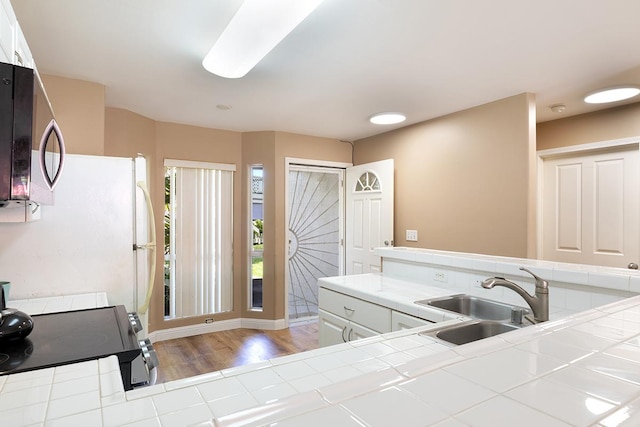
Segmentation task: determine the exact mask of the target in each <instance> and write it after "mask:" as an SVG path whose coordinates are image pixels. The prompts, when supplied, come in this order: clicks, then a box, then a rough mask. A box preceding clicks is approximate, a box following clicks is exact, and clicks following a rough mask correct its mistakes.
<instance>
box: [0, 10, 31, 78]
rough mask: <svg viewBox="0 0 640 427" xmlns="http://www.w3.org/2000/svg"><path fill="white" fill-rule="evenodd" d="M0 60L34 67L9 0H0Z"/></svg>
mask: <svg viewBox="0 0 640 427" xmlns="http://www.w3.org/2000/svg"><path fill="white" fill-rule="evenodd" d="M0 61H2V62H6V63H9V64H14V65H20V66H22V67H27V68H34V63H33V56H32V55H31V51H30V50H29V45H28V44H27V40H26V39H25V37H24V34H23V33H22V29H21V28H20V24H18V21H17V19H16V15H15V14H14V13H13V8H12V7H11V2H10V1H9V0H0Z"/></svg>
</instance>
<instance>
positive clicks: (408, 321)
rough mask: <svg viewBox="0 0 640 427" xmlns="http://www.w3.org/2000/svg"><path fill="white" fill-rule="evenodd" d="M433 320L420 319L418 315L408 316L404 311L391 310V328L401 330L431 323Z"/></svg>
mask: <svg viewBox="0 0 640 427" xmlns="http://www.w3.org/2000/svg"><path fill="white" fill-rule="evenodd" d="M433 323H434V322H431V321H429V320H425V319H420V318H419V317H415V316H410V315H408V314H406V313H402V312H400V311H395V310H393V311H392V312H391V330H392V331H402V330H404V329H412V328H416V327H418V326H425V325H432V324H433Z"/></svg>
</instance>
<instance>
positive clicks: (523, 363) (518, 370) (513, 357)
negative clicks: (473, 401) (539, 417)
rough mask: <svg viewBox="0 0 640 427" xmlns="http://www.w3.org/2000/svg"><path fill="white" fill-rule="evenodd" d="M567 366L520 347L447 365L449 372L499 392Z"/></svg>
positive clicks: (446, 368)
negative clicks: (519, 348)
mask: <svg viewBox="0 0 640 427" xmlns="http://www.w3.org/2000/svg"><path fill="white" fill-rule="evenodd" d="M563 365H565V363H564V362H562V361H560V360H557V359H552V358H550V357H546V356H542V355H539V354H535V353H530V352H527V351H522V350H518V349H516V348H507V349H505V350H502V351H499V352H496V353H490V354H487V355H484V356H480V357H474V358H472V359H468V360H465V361H463V362H459V363H457V364H455V365H453V366H448V367H445V368H444V369H445V370H446V371H447V372H450V373H452V374H455V375H458V376H459V377H462V378H466V379H468V380H470V381H473V382H475V383H476V384H482V385H483V386H485V387H488V388H490V389H491V390H494V391H497V392H504V391H506V390H508V389H510V388H513V387H516V386H518V385H520V384H523V383H525V382H527V381H531V380H532V379H534V378H537V377H540V376H542V375H544V374H546V373H549V372H551V371H553V370H555V369H558V368H560V367H561V366H563Z"/></svg>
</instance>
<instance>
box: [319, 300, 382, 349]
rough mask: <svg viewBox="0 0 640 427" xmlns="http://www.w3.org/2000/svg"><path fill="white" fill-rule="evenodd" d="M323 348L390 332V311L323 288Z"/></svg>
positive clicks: (321, 317) (321, 304) (320, 316)
mask: <svg viewBox="0 0 640 427" xmlns="http://www.w3.org/2000/svg"><path fill="white" fill-rule="evenodd" d="M319 300H320V306H319V310H318V319H319V320H318V321H319V329H320V337H319V341H320V346H321V347H325V346H328V345H333V344H340V343H343V342H347V341H353V340H356V339H360V338H365V337H370V336H373V335H377V334H381V333H385V332H391V309H389V308H386V307H382V306H379V305H377V304H373V303H370V302H368V301H363V300H361V299H359V298H354V297H352V296H349V295H345V294H341V293H339V292H334V291H331V290H328V289H325V288H320V293H319Z"/></svg>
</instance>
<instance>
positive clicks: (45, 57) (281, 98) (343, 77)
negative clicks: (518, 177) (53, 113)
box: [12, 0, 640, 140]
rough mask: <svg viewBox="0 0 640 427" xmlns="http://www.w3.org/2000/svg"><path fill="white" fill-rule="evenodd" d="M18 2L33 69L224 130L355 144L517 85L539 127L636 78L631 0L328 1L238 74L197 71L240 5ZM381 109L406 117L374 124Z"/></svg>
mask: <svg viewBox="0 0 640 427" xmlns="http://www.w3.org/2000/svg"><path fill="white" fill-rule="evenodd" d="M12 3H13V7H14V10H15V12H16V15H17V17H18V21H19V22H20V24H21V26H22V28H23V31H24V33H25V36H26V38H27V42H28V43H29V46H30V47H31V50H32V53H33V56H34V58H35V60H36V63H37V65H38V68H39V70H40V72H41V73H45V74H54V75H59V76H65V77H70V78H76V79H82V80H88V81H92V82H97V83H101V84H103V85H105V87H106V104H107V106H111V107H119V108H125V109H128V110H131V111H135V112H137V113H139V114H142V115H144V116H147V117H150V118H153V119H155V120H159V121H170V122H178V123H186V124H193V125H198V126H205V127H211V128H218V129H229V130H237V131H258V130H280V131H287V132H295V133H301V134H307V135H318V136H326V137H333V138H340V139H348V140H354V139H360V138H363V137H367V136H371V135H375V134H378V133H382V132H385V131H388V130H390V129H393V128H397V127H401V126H406V125H407V124H411V123H417V122H421V121H424V120H428V119H431V118H434V117H438V116H442V115H445V114H449V113H452V112H455V111H459V110H463V109H466V108H469V107H474V106H477V105H480V104H484V103H487V102H491V101H495V100H498V99H502V98H505V97H509V96H512V95H517V94H520V93H523V92H532V93H535V94H536V97H537V103H538V111H537V118H538V121H546V120H553V119H556V118H561V117H566V116H568V115H575V114H580V113H584V112H587V111H594V110H595V109H597V108H603V107H594V106H587V105H586V104H584V103H583V102H582V101H581V100H582V97H583V95H584V94H585V93H587V92H590V91H592V90H594V89H597V88H600V87H603V86H608V85H615V84H622V83H635V84H640V46H639V45H640V24H638V17H640V1H632V0H608V1H602V0H579V1H578V0H537V1H524V0H520V1H514V0H482V1H478V0H324V2H323V3H322V4H321V5H320V6H319V7H318V8H317V9H316V10H315V12H314V13H313V14H312V15H311V16H309V17H308V18H307V19H306V20H305V21H303V22H302V24H301V25H300V26H299V27H298V28H296V29H295V30H294V31H293V32H292V33H291V34H290V35H289V36H288V37H287V38H286V39H285V40H284V41H283V42H281V43H280V44H279V45H278V46H277V47H276V48H275V49H274V50H273V51H271V52H270V53H269V54H268V55H267V56H266V58H264V60H263V61H262V62H260V63H259V64H258V65H257V66H256V67H255V68H254V69H253V70H252V71H250V72H249V73H248V74H247V75H246V76H245V77H243V78H241V79H225V78H222V77H218V76H215V75H212V74H209V73H208V72H207V71H205V70H204V68H203V67H202V65H201V61H202V58H203V57H204V56H205V55H206V53H207V52H208V51H209V49H210V48H211V45H212V44H213V43H214V41H215V40H216V38H217V37H218V36H219V34H220V33H221V32H222V30H223V29H224V27H225V25H226V23H227V22H228V21H229V20H230V19H231V17H232V16H233V13H234V12H235V10H237V8H238V7H239V5H240V3H241V1H240V0H182V1H179V0H109V1H104V0H56V1H42V0H13V2H12ZM638 101H639V100H638V99H636V100H635V102H638ZM628 102H634V100H632V101H628ZM555 103H564V104H566V105H567V109H566V111H565V113H563V114H562V115H559V114H556V113H551V112H550V110H549V106H550V105H552V104H555ZM219 104H223V105H229V106H231V107H232V108H231V109H230V110H221V109H218V108H216V106H217V105H219ZM615 105H619V104H615ZM380 111H401V112H404V113H405V114H406V115H407V117H408V118H407V121H406V122H405V123H403V124H401V125H395V126H391V127H380V126H376V125H372V124H370V123H368V121H367V119H368V117H369V116H370V115H372V114H374V113H377V112H380Z"/></svg>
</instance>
